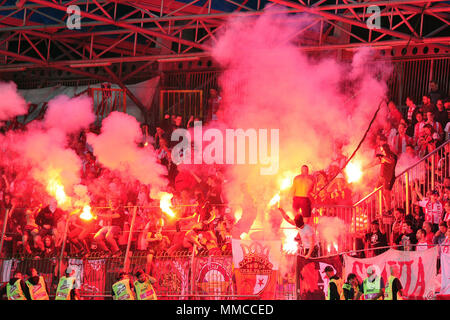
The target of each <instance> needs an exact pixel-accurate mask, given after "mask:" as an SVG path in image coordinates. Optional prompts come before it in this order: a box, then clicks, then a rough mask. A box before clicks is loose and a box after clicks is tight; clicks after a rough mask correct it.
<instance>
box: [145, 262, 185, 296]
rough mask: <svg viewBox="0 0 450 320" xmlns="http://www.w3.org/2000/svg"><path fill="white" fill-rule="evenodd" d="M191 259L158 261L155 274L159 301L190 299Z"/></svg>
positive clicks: (154, 267)
mask: <svg viewBox="0 0 450 320" xmlns="http://www.w3.org/2000/svg"><path fill="white" fill-rule="evenodd" d="M190 262H191V261H190V258H189V257H180V258H170V259H161V260H160V259H156V260H155V261H154V262H153V274H152V276H153V277H155V278H156V283H155V284H154V285H153V287H154V288H155V290H156V294H157V295H158V299H174V300H180V299H181V300H184V299H188V298H189V297H188V293H189V282H190V281H189V269H190Z"/></svg>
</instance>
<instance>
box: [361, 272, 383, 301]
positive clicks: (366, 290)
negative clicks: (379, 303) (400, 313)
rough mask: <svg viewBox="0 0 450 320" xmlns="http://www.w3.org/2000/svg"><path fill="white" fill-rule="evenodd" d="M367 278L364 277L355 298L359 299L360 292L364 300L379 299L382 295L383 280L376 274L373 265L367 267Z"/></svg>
mask: <svg viewBox="0 0 450 320" xmlns="http://www.w3.org/2000/svg"><path fill="white" fill-rule="evenodd" d="M366 273H367V278H366V279H364V281H363V283H362V284H361V287H360V289H359V292H358V296H357V299H356V300H359V297H360V296H361V293H362V295H363V299H364V300H381V299H383V296H384V282H383V279H382V278H381V277H380V276H379V275H378V274H377V272H376V270H375V267H374V266H370V267H368V268H367V271H366Z"/></svg>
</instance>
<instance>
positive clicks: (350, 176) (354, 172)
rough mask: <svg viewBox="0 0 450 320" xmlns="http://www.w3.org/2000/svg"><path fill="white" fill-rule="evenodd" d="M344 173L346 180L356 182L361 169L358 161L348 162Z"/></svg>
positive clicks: (359, 176)
mask: <svg viewBox="0 0 450 320" xmlns="http://www.w3.org/2000/svg"><path fill="white" fill-rule="evenodd" d="M345 174H346V175H347V182H348V183H352V182H358V181H359V180H361V177H362V174H363V173H362V170H361V166H360V165H359V163H352V162H350V163H349V164H348V165H347V167H346V168H345Z"/></svg>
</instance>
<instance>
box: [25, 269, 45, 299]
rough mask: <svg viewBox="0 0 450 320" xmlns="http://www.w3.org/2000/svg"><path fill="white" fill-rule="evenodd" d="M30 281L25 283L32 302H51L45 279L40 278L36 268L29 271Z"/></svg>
mask: <svg viewBox="0 0 450 320" xmlns="http://www.w3.org/2000/svg"><path fill="white" fill-rule="evenodd" d="M27 274H28V280H27V281H25V283H26V285H27V287H28V292H29V294H30V299H31V300H50V299H49V297H48V290H47V284H46V283H45V280H44V277H43V276H39V273H38V272H37V270H36V269H35V268H32V267H31V268H29V269H28V272H27Z"/></svg>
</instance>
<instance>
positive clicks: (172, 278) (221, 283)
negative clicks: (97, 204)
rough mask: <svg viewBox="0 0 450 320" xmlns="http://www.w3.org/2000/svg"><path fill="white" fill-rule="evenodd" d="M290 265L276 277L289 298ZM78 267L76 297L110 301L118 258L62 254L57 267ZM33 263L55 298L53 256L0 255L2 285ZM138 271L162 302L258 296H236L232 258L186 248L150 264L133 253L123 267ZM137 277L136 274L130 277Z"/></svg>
mask: <svg viewBox="0 0 450 320" xmlns="http://www.w3.org/2000/svg"><path fill="white" fill-rule="evenodd" d="M283 259H285V261H286V262H285V263H288V262H289V263H291V268H290V271H291V272H285V273H284V274H280V275H279V276H278V279H277V291H276V299H283V300H286V299H294V296H295V282H294V277H293V275H294V274H295V259H294V256H293V255H290V256H284V257H283ZM69 265H70V266H71V267H72V268H75V269H76V270H77V281H78V283H79V285H80V295H81V297H82V298H83V299H86V300H104V299H106V300H109V299H111V298H112V297H111V293H112V289H111V286H112V284H113V283H114V282H115V281H117V277H118V275H119V273H120V272H121V271H122V270H123V268H124V261H123V259H121V258H96V257H90V258H85V259H79V258H65V259H64V261H63V265H62V267H61V268H62V270H64V269H65V268H66V267H67V266H69ZM30 267H34V268H36V269H37V270H38V272H39V273H40V274H41V275H42V276H43V277H44V279H45V281H46V283H47V287H48V289H49V294H50V296H54V294H55V292H56V286H57V284H58V279H59V278H58V257H55V258H43V259H14V258H13V259H0V275H1V279H0V280H1V281H0V282H2V283H5V282H7V281H9V279H10V278H11V277H12V275H13V274H14V272H15V271H20V272H21V273H23V274H26V271H27V270H28V268H30ZM138 269H142V270H144V271H146V272H148V273H149V274H151V276H153V277H154V278H155V279H156V283H155V284H154V288H155V290H156V292H157V295H158V299H161V300H238V299H258V296H255V295H242V294H241V295H239V294H238V293H237V290H236V283H235V281H234V275H233V267H232V256H231V255H225V256H202V255H199V256H193V255H192V254H190V253H189V252H185V251H182V252H177V253H175V254H173V255H171V256H168V255H157V256H155V257H154V258H153V263H152V266H151V268H150V267H149V265H148V261H147V255H144V254H142V255H141V256H132V257H131V258H130V261H129V266H128V270H129V272H130V273H132V274H134V273H135V272H136V271H137V270H138ZM134 279H136V278H134Z"/></svg>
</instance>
